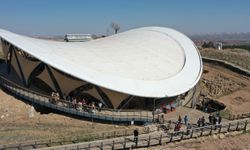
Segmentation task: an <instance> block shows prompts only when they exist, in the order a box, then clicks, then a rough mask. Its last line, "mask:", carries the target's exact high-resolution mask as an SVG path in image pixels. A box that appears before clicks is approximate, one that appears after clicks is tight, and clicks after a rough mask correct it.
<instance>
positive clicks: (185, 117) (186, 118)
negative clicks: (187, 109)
mask: <svg viewBox="0 0 250 150" xmlns="http://www.w3.org/2000/svg"><path fill="white" fill-rule="evenodd" d="M184 123H185V125H187V123H188V116H187V115H185V116H184Z"/></svg>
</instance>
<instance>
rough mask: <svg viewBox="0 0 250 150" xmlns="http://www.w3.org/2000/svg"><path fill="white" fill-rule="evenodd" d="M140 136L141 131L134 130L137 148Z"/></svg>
mask: <svg viewBox="0 0 250 150" xmlns="http://www.w3.org/2000/svg"><path fill="white" fill-rule="evenodd" d="M138 136H139V131H138V129H135V130H134V142H135V145H136V146H137V144H138Z"/></svg>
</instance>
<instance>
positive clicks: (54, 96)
mask: <svg viewBox="0 0 250 150" xmlns="http://www.w3.org/2000/svg"><path fill="white" fill-rule="evenodd" d="M59 100H60V95H59V93H58V92H52V93H51V103H53V104H57V103H58V102H59Z"/></svg>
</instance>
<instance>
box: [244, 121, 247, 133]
mask: <svg viewBox="0 0 250 150" xmlns="http://www.w3.org/2000/svg"><path fill="white" fill-rule="evenodd" d="M244 130H245V131H246V130H247V120H246V121H245V126H244Z"/></svg>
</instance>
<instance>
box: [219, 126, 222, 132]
mask: <svg viewBox="0 0 250 150" xmlns="http://www.w3.org/2000/svg"><path fill="white" fill-rule="evenodd" d="M221 128H222V125H221V124H220V126H219V133H221Z"/></svg>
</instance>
